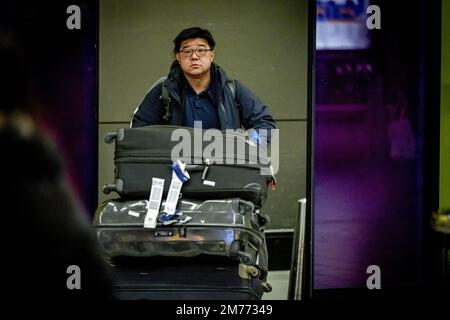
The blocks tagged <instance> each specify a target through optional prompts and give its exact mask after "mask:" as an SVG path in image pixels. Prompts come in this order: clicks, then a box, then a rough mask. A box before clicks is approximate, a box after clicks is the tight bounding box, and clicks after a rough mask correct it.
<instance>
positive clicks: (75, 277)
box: [66, 264, 81, 290]
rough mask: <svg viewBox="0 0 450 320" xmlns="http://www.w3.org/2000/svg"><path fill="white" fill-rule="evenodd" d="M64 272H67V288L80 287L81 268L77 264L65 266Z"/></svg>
mask: <svg viewBox="0 0 450 320" xmlns="http://www.w3.org/2000/svg"><path fill="white" fill-rule="evenodd" d="M66 273H67V274H69V276H68V277H67V280H66V286H67V289H69V290H75V289H76V290H80V289H81V269H80V267H79V266H77V265H75V264H72V265H70V266H68V267H67V270H66Z"/></svg>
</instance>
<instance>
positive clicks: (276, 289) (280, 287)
mask: <svg viewBox="0 0 450 320" xmlns="http://www.w3.org/2000/svg"><path fill="white" fill-rule="evenodd" d="M267 279H268V281H269V283H270V284H271V285H272V292H269V293H265V294H264V295H263V297H262V299H263V300H287V296H288V288H289V270H281V271H269V275H268V278H267Z"/></svg>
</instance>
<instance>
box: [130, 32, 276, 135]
mask: <svg viewBox="0 0 450 320" xmlns="http://www.w3.org/2000/svg"><path fill="white" fill-rule="evenodd" d="M174 44H175V47H174V55H175V60H174V62H173V63H172V66H171V69H170V72H169V75H168V76H167V79H165V80H164V81H162V80H163V79H161V81H159V82H157V83H156V84H155V85H154V86H153V87H152V88H151V89H150V91H149V92H148V93H147V95H146V96H145V98H144V100H143V101H142V102H141V104H140V106H139V107H138V108H137V109H136V111H135V113H134V115H133V118H132V121H131V126H132V127H141V126H146V125H152V124H170V125H180V126H186V127H193V126H194V121H201V122H202V128H203V129H210V128H217V129H221V130H225V129H244V130H249V129H254V130H257V129H267V130H269V131H270V129H274V128H275V121H274V119H273V117H272V115H271V114H270V111H269V109H268V108H267V106H266V105H264V104H263V103H262V102H261V100H260V99H259V98H258V97H257V96H256V95H255V94H253V93H252V92H251V91H250V90H249V89H248V88H246V87H245V86H243V85H242V84H241V83H240V82H238V81H232V80H230V79H229V78H228V77H227V75H226V73H225V71H224V70H223V69H222V68H220V67H219V66H218V65H216V64H215V63H214V62H213V61H214V47H215V44H216V43H215V40H214V38H213V37H212V35H211V33H210V32H209V31H208V30H205V29H201V28H198V27H193V28H188V29H185V30H183V31H181V32H180V34H179V35H178V36H177V37H176V38H175V39H174ZM166 90H167V91H166ZM254 130H253V131H252V132H255V131H254ZM256 132H257V131H256Z"/></svg>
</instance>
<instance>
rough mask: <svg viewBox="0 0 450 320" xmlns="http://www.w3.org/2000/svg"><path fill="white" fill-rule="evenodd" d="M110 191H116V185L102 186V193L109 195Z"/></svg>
mask: <svg viewBox="0 0 450 320" xmlns="http://www.w3.org/2000/svg"><path fill="white" fill-rule="evenodd" d="M111 191H116V185H115V184H105V185H104V186H103V193H104V194H110V193H111Z"/></svg>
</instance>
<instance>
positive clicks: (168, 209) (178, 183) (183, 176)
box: [163, 159, 190, 216]
mask: <svg viewBox="0 0 450 320" xmlns="http://www.w3.org/2000/svg"><path fill="white" fill-rule="evenodd" d="M189 179H190V176H189V173H188V172H187V170H186V163H184V162H183V161H181V160H180V159H177V160H176V161H175V162H174V163H173V164H172V181H171V182H170V187H169V193H168V194H167V199H166V203H165V204H164V210H163V212H164V213H165V214H166V215H168V216H173V215H174V214H175V212H176V209H177V204H178V199H179V197H180V191H181V188H182V187H183V183H185V182H186V181H188V180H189Z"/></svg>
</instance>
